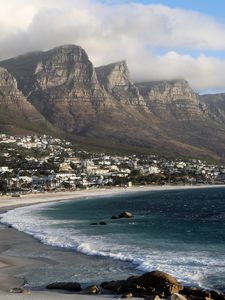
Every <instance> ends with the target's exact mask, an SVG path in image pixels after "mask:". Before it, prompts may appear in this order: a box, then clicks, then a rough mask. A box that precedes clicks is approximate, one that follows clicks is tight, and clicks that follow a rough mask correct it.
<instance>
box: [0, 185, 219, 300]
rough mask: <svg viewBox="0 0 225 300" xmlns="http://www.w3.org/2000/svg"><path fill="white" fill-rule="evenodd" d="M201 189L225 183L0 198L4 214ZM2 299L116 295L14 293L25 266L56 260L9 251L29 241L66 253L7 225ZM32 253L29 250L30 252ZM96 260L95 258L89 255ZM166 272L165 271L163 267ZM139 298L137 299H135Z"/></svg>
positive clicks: (1, 233) (1, 234)
mask: <svg viewBox="0 0 225 300" xmlns="http://www.w3.org/2000/svg"><path fill="white" fill-rule="evenodd" d="M200 188H225V185H200V186H172V185H170V186H143V187H140V186H139V187H132V188H126V189H124V188H109V189H107V188H106V189H89V190H82V191H75V192H57V193H44V194H32V195H25V196H22V197H18V198H14V197H0V213H4V212H5V211H7V210H12V209H15V208H17V207H23V206H28V205H35V204H40V203H51V202H59V201H69V200H72V201H73V200H82V199H85V198H88V199H90V198H92V197H98V196H112V195H117V194H123V193H133V192H147V191H165V190H179V189H200ZM0 240H1V244H0V300H1V299H6V300H7V299H10V300H11V299H12V300H13V299H24V298H26V299H49V300H51V299H56V300H57V299H62V295H63V299H77V300H78V299H81V300H82V299H84V300H89V299H91V298H93V297H94V299H95V300H100V299H104V298H106V299H112V298H113V297H114V295H111V296H110V295H99V296H92V295H80V294H67V293H63V294H62V293H61V292H51V291H46V290H41V291H35V290H31V292H30V293H31V295H28V294H21V295H19V294H10V293H9V290H10V289H11V288H15V287H21V286H23V285H24V280H23V279H20V278H18V277H16V275H17V274H19V273H21V270H23V269H24V268H26V269H29V268H31V269H32V268H35V266H41V265H43V266H48V265H49V264H51V263H55V262H54V260H52V261H48V262H46V261H45V260H44V259H43V258H42V257H35V258H32V256H30V255H29V254H27V255H25V256H22V257H20V256H19V257H15V256H12V255H6V254H5V252H6V250H11V249H13V248H15V247H18V245H20V244H21V243H22V244H27V245H32V247H37V246H38V247H40V248H41V250H42V251H45V249H47V250H49V251H51V250H54V248H56V251H59V252H63V251H64V250H63V249H58V248H57V247H53V246H47V245H44V244H42V243H40V242H39V241H38V240H36V239H35V238H33V237H31V236H29V235H27V234H25V233H23V232H19V231H17V230H16V229H13V228H5V229H1V230H0ZM28 253H29V252H28ZM71 256H73V257H72V259H73V260H74V262H75V263H76V262H78V260H79V259H80V260H82V259H84V260H85V259H86V258H85V257H86V255H84V254H80V253H78V252H76V253H72V254H71ZM88 259H93V257H91V258H88ZM162 271H163V270H162ZM133 299H135V298H133Z"/></svg>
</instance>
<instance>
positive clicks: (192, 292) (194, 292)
mask: <svg viewBox="0 0 225 300" xmlns="http://www.w3.org/2000/svg"><path fill="white" fill-rule="evenodd" d="M180 294H182V295H186V296H192V297H197V298H205V297H208V298H211V292H210V291H207V290H204V289H201V288H195V287H189V286H185V287H184V288H183V290H182V291H180Z"/></svg>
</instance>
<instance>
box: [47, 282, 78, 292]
mask: <svg viewBox="0 0 225 300" xmlns="http://www.w3.org/2000/svg"><path fill="white" fill-rule="evenodd" d="M46 288H47V289H57V290H66V291H74V292H80V291H82V288H81V286H80V284H79V283H78V282H54V283H51V284H49V285H47V286H46Z"/></svg>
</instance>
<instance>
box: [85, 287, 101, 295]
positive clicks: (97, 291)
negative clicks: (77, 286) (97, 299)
mask: <svg viewBox="0 0 225 300" xmlns="http://www.w3.org/2000/svg"><path fill="white" fill-rule="evenodd" d="M83 292H84V293H85V294H89V295H96V294H100V293H101V289H100V288H99V287H98V286H97V285H90V286H88V287H86V288H85V289H84V291H83Z"/></svg>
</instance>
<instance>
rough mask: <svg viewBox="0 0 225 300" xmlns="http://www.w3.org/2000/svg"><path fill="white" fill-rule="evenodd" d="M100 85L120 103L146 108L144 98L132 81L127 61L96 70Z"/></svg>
mask: <svg viewBox="0 0 225 300" xmlns="http://www.w3.org/2000/svg"><path fill="white" fill-rule="evenodd" d="M96 73H97V78H98V80H99V82H100V85H101V86H102V87H103V88H104V89H105V90H106V91H107V92H108V93H109V94H111V95H113V97H115V98H116V99H117V100H118V101H120V102H122V103H126V104H130V105H142V106H145V102H144V99H143V97H142V96H141V95H140V93H139V91H138V89H137V87H136V86H135V85H134V83H133V82H132V80H131V76H130V72H129V69H128V67H127V63H126V61H124V60H123V61H120V62H116V63H113V64H109V65H106V66H101V67H98V68H96Z"/></svg>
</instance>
